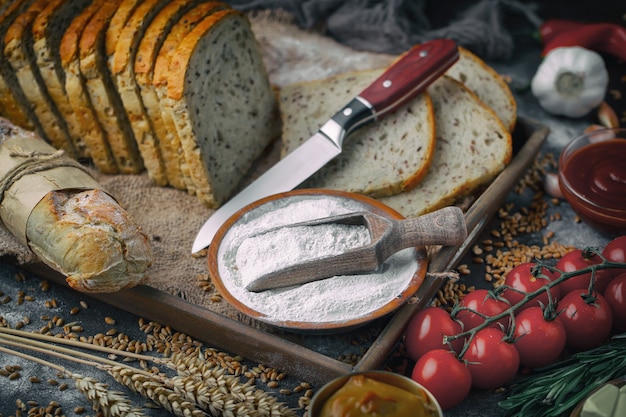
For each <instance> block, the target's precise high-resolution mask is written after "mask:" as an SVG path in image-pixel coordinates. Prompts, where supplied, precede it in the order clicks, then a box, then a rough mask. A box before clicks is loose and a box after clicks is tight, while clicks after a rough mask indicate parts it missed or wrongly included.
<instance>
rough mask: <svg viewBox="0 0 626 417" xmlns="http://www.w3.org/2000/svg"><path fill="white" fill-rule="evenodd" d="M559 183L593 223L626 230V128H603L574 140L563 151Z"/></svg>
mask: <svg viewBox="0 0 626 417" xmlns="http://www.w3.org/2000/svg"><path fill="white" fill-rule="evenodd" d="M559 184H560V188H561V192H562V193H563V196H564V197H565V199H566V200H567V201H568V202H569V203H570V204H571V206H572V209H573V210H574V211H575V212H576V214H578V216H579V217H580V218H581V219H582V220H583V221H585V222H586V223H587V224H589V225H590V226H592V227H594V228H596V229H599V230H602V231H604V232H607V233H609V234H623V233H625V232H626V129H602V130H597V131H594V132H591V133H588V134H585V135H582V136H580V137H578V138H576V139H574V140H573V141H572V142H571V143H570V144H568V145H567V146H566V147H565V149H563V152H562V153H561V157H560V161H559Z"/></svg>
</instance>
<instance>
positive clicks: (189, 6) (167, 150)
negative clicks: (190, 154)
mask: <svg viewBox="0 0 626 417" xmlns="http://www.w3.org/2000/svg"><path fill="white" fill-rule="evenodd" d="M220 5H222V3H219V2H206V3H203V2H199V1H198V0H189V1H183V0H181V1H178V2H175V3H171V4H169V5H168V6H166V7H164V8H163V10H161V12H160V13H159V14H158V15H157V16H156V17H155V18H154V20H153V21H152V23H151V24H150V26H148V28H147V29H146V31H145V33H144V36H143V37H142V39H141V42H140V44H139V47H138V49H137V55H136V57H135V62H134V69H133V75H134V77H135V82H136V83H137V89H136V94H137V95H138V98H137V100H134V101H133V104H135V105H138V104H141V108H134V107H131V106H132V104H131V106H129V104H125V105H126V107H127V109H128V111H129V112H133V113H138V112H142V113H143V116H142V117H145V118H146V120H147V123H145V125H149V126H150V127H151V128H152V131H151V134H152V135H153V136H154V141H155V142H156V144H157V146H158V149H159V152H160V155H161V159H162V161H163V168H164V173H165V177H166V180H167V184H169V185H171V186H173V187H175V188H178V189H185V188H186V187H185V184H184V182H183V181H182V177H181V175H180V160H179V157H178V152H177V151H174V150H173V149H174V148H173V147H171V146H169V144H168V142H167V134H166V130H165V127H164V123H163V118H162V116H161V108H160V106H159V98H158V95H157V93H156V90H155V89H154V86H153V84H152V81H153V76H154V66H155V63H156V59H157V56H158V55H159V53H160V52H161V51H162V50H163V54H164V55H165V54H168V52H166V51H170V52H171V51H172V50H173V49H174V48H175V47H176V46H178V43H179V42H180V38H178V39H177V41H176V42H175V43H174V42H173V40H174V39H175V36H176V35H174V36H172V37H170V38H169V40H168V41H167V42H166V40H167V39H168V36H169V35H170V34H171V33H172V32H173V31H174V32H176V33H180V30H178V29H175V27H176V26H184V27H187V28H189V27H192V25H193V24H195V23H197V22H198V21H199V20H200V19H201V17H200V16H206V14H207V13H208V11H209V10H211V9H217V8H218V7H219V6H220ZM192 22H195V23H192ZM189 30H190V29H189ZM185 33H188V30H187V31H186V32H185ZM173 132H174V133H175V128H174V127H173ZM135 136H137V132H136V133H135Z"/></svg>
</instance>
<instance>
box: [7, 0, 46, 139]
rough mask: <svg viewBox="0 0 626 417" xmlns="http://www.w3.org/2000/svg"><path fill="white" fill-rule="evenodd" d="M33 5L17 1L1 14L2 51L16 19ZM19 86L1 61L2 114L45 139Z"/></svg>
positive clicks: (11, 71)
mask: <svg viewBox="0 0 626 417" xmlns="http://www.w3.org/2000/svg"><path fill="white" fill-rule="evenodd" d="M30 3H32V0H15V1H13V2H10V3H9V4H7V5H5V6H4V7H3V8H2V13H1V14H0V51H2V50H3V49H4V37H5V35H6V33H7V30H8V29H9V27H10V26H11V24H13V22H14V21H15V19H16V18H17V17H18V16H19V15H20V14H21V13H22V12H23V11H24V10H26V8H28V6H29V5H30ZM16 85H17V79H16V77H15V73H14V72H13V69H12V68H11V66H10V65H9V63H8V62H7V60H6V59H4V58H3V59H0V112H1V113H0V114H2V116H4V117H6V118H7V119H9V120H11V122H13V123H14V124H16V125H18V126H21V127H24V128H27V129H29V130H36V131H37V134H39V136H41V137H44V132H43V130H42V129H41V125H40V124H39V120H37V117H36V116H35V114H34V112H33V109H32V107H31V105H30V103H28V100H27V99H26V97H25V96H24V93H23V92H22V91H20V89H19V88H14V89H12V88H11V86H16Z"/></svg>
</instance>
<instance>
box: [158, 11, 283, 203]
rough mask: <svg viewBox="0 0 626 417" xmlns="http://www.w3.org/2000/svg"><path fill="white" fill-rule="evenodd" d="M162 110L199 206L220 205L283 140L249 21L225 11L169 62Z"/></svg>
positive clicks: (194, 34)
mask: <svg viewBox="0 0 626 417" xmlns="http://www.w3.org/2000/svg"><path fill="white" fill-rule="evenodd" d="M167 92H168V100H166V101H163V104H164V109H165V110H166V111H169V112H171V114H172V115H173V119H174V120H175V121H176V131H177V133H178V136H179V137H180V140H181V144H182V149H183V152H184V155H185V159H186V161H187V164H189V167H190V172H191V175H192V178H193V180H194V183H195V185H196V187H197V191H198V192H197V195H198V197H199V198H200V200H201V201H202V202H203V203H205V204H206V205H207V206H209V207H217V206H219V205H220V204H221V203H222V202H223V201H224V200H226V199H227V198H228V197H229V196H230V195H231V194H232V193H233V192H234V191H235V190H236V189H237V187H238V185H239V183H240V181H241V179H242V178H243V177H244V175H245V174H246V172H247V171H248V170H249V169H250V168H251V166H252V164H253V163H254V162H255V161H256V160H257V159H258V157H259V156H260V155H261V154H262V152H263V150H264V149H265V148H266V147H267V146H268V145H269V143H270V142H272V140H273V139H275V138H277V137H278V135H279V134H280V115H279V110H278V103H277V100H276V95H275V93H274V90H273V88H272V86H271V85H270V83H269V79H268V77H267V73H266V71H265V67H264V64H263V61H262V57H261V53H260V49H259V46H258V44H257V42H256V39H255V37H254V34H253V33H252V30H251V29H250V23H249V22H248V20H247V19H246V17H245V16H244V15H243V14H242V13H240V12H238V11H235V10H222V11H219V12H216V13H213V14H211V15H210V16H208V17H206V18H205V19H204V20H203V21H202V22H201V23H199V24H198V25H197V26H196V27H195V28H194V29H193V30H192V31H191V32H190V33H189V34H188V35H187V36H186V37H185V38H184V39H183V40H182V42H181V43H180V45H179V46H178V48H177V49H176V52H175V53H174V55H173V56H172V60H171V63H170V71H169V77H168V79H167Z"/></svg>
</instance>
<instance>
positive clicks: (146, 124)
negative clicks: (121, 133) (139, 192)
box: [108, 0, 183, 185]
mask: <svg viewBox="0 0 626 417" xmlns="http://www.w3.org/2000/svg"><path fill="white" fill-rule="evenodd" d="M168 2H169V0H144V1H143V2H142V3H141V4H139V5H138V6H137V8H136V9H135V10H134V11H133V13H132V15H131V16H130V18H129V19H128V21H127V22H126V25H125V26H124V28H123V29H122V31H121V33H120V36H119V39H118V40H117V43H116V44H115V51H114V52H113V54H112V55H111V56H110V58H109V60H108V63H109V70H110V72H111V75H112V80H113V84H114V85H115V88H116V90H117V92H118V93H119V96H120V99H121V101H122V105H123V108H124V110H125V112H126V115H127V119H128V120H129V121H130V125H131V128H132V130H133V135H134V138H135V141H136V142H137V146H138V148H139V152H140V154H141V157H142V159H143V163H144V167H145V168H146V170H147V172H148V176H149V177H150V178H151V179H152V180H153V181H154V182H155V184H157V185H166V184H167V175H166V173H165V165H164V162H163V158H162V156H161V151H160V148H159V143H158V141H157V139H156V137H155V135H154V131H153V129H152V125H151V124H150V120H149V119H148V117H147V116H146V113H145V110H144V107H143V103H142V102H141V96H140V94H139V90H138V86H137V83H136V82H135V76H134V64H135V56H136V55H137V49H138V47H139V42H140V41H141V39H142V38H143V37H144V34H145V31H146V29H147V28H148V27H149V25H150V23H151V22H152V20H153V19H154V18H155V16H157V15H158V14H159V13H160V12H161V10H162V9H163V7H165V6H166V5H168ZM181 7H183V4H182V2H181V1H175V2H172V3H169V7H168V8H167V10H172V9H175V8H178V9H180V8H181ZM152 36H154V35H152Z"/></svg>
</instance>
